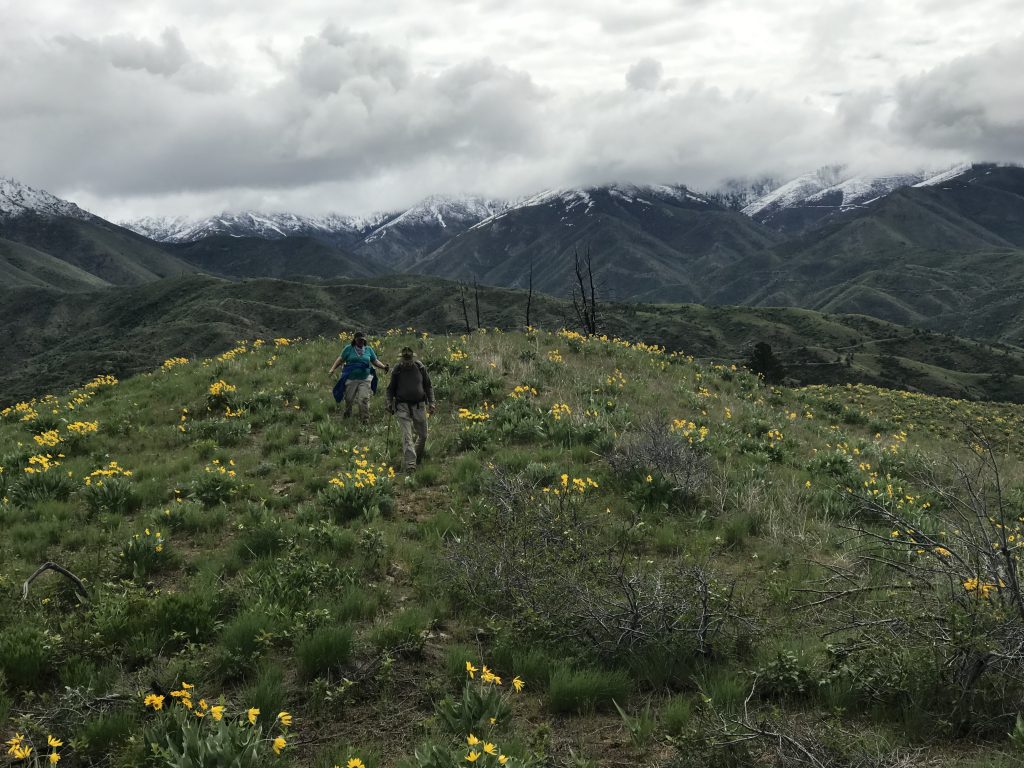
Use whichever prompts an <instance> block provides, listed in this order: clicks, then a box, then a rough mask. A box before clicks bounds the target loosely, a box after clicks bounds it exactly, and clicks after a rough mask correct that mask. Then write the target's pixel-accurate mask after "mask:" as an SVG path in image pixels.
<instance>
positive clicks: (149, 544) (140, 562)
mask: <svg viewBox="0 0 1024 768" xmlns="http://www.w3.org/2000/svg"><path fill="white" fill-rule="evenodd" d="M106 485H107V484H106V483H104V486H106ZM169 560H170V554H169V552H168V551H167V544H166V542H165V541H164V538H163V535H162V534H161V533H160V531H156V532H151V530H150V529H149V528H147V529H146V530H145V531H143V532H142V533H136V534H135V535H133V536H132V538H130V539H129V540H128V543H127V544H125V545H124V546H123V547H122V548H121V567H122V570H123V572H124V575H125V576H127V577H129V578H133V579H136V580H138V579H144V578H145V577H146V576H149V575H151V574H154V573H156V572H157V571H159V570H161V569H163V568H165V567H166V566H167V563H168V562H169Z"/></svg>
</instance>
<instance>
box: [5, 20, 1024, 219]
mask: <svg viewBox="0 0 1024 768" xmlns="http://www.w3.org/2000/svg"><path fill="white" fill-rule="evenodd" d="M5 3H6V5H5ZM8 5H9V6H10V7H9V8H8V7H7V6H8ZM865 5H866V3H865V2H863V1H858V2H856V3H854V2H851V0H822V1H815V2H811V0H759V1H758V2H755V1H754V0H643V2H639V1H636V0H635V1H634V2H625V3H624V2H619V1H618V0H616V1H614V2H613V0H590V2H583V0H563V2H559V3H551V2H550V0H520V2H517V3H514V4H509V3H502V2H498V1H497V0H486V1H485V2H469V1H468V0H438V2H436V3H432V4H422V3H411V2H405V1H404V0H378V1H377V2H375V3H373V4H366V3H364V2H356V0H303V2H298V3H291V4H281V3H267V2H262V1H261V0H252V2H250V3H246V4H239V3H236V2H229V1H228V0H202V2H200V0H178V1H177V2H175V3H173V4H171V3H170V2H169V0H140V1H139V2H135V3H131V4H125V3H122V2H119V1H117V2H115V0H94V2H93V3H91V4H90V5H89V8H88V10H87V11H86V10H85V9H84V7H83V6H82V5H81V4H80V3H78V2H76V0H48V2H46V3H34V4H31V5H29V4H25V3H16V2H14V0H0V15H2V16H3V17H4V19H5V25H4V27H3V29H0V136H3V137H4V140H5V145H4V149H5V152H4V158H3V160H2V161H0V163H2V167H0V173H5V174H9V175H14V176H16V177H19V178H22V179H23V180H25V181H26V182H28V183H31V184H34V185H38V186H44V187H46V188H49V189H51V190H52V191H54V192H57V193H62V194H68V195H76V196H77V198H76V199H79V200H80V202H83V203H84V204H86V205H87V206H91V207H92V208H93V209H95V210H97V211H98V212H100V213H101V214H107V215H115V213H116V215H120V216H124V215H131V214H132V213H140V214H142V213H162V212H168V213H177V212H192V213H196V212H207V213H208V212H211V211H212V209H218V208H239V207H248V206H256V207H276V208H282V207H283V208H294V209H296V210H300V211H310V212H313V211H315V210H328V209H335V210H351V211H354V212H355V211H365V210H368V209H371V208H380V207H393V206H397V205H401V204H404V203H407V202H411V199H412V198H413V197H414V196H418V195H422V194H426V193H429V192H433V191H447V192H456V191H460V190H465V191H473V192H480V193H484V194H493V195H514V194H519V193H525V192H529V191H532V190H535V189H537V188H541V187H547V186H557V185H563V184H577V183H586V182H598V181H604V180H608V179H612V178H619V179H629V180H635V181H680V182H685V183H689V184H691V185H694V186H713V185H714V184H716V183H718V182H719V181H720V180H722V179H725V178H730V177H736V176H756V175H760V174H764V173H770V174H773V175H786V174H789V173H798V172H802V171H804V170H806V169H808V168H812V167H814V166H816V165H819V164H824V163H831V162H845V163H849V164H851V165H853V166H858V165H859V166H864V167H871V168H876V169H879V170H896V169H899V168H904V167H906V166H908V165H911V166H917V165H926V164H930V163H944V162H946V161H947V160H949V159H951V158H952V159H958V158H959V157H961V156H971V157H979V158H981V157H990V158H992V159H1005V160H1024V146H1022V140H1021V138H1020V137H1021V136H1024V130H1022V125H1024V118H1022V115H1021V113H1020V109H1021V107H1020V106H1019V105H1020V104H1022V103H1024V98H1022V96H1024V93H1022V91H1021V89H1022V86H1021V85H1020V81H1019V79H1018V78H1016V77H1015V73H1017V72H1019V71H1021V69H1022V67H1024V57H1022V53H1021V52H1022V50H1024V45H1022V41H1021V38H1014V37H1012V36H1011V35H1012V34H1013V33H1014V32H1016V33H1017V34H1019V31H1020V24H1019V22H1018V21H1017V18H1018V16H1017V14H1016V13H1015V12H1014V4H1013V3H1012V2H1008V0H984V1H983V2H976V3H973V4H963V3H957V2H953V1H952V0H949V1H942V0H907V2H905V3H898V4H897V3H888V2H880V1H879V2H877V3H874V2H873V3H870V5H871V6H872V8H871V12H868V11H867V10H866V9H865ZM890 164H891V165H893V166H898V167H888V166H889V165H890ZM883 166H885V167H883Z"/></svg>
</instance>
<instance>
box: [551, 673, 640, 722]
mask: <svg viewBox="0 0 1024 768" xmlns="http://www.w3.org/2000/svg"><path fill="white" fill-rule="evenodd" d="M631 688H632V686H631V684H630V681H629V676H628V675H627V674H626V673H625V672H622V671H621V670H616V671H613V672H608V671H605V670H600V669H578V670H574V669H567V668H565V667H560V668H558V669H556V670H555V671H554V673H552V675H551V680H550V682H549V684H548V708H549V709H550V710H551V711H552V712H553V713H555V714H569V713H579V712H591V711H594V710H605V711H607V710H612V711H613V710H614V708H615V705H614V704H613V703H612V702H613V700H614V701H618V702H625V701H626V699H628V698H629V694H630V690H631Z"/></svg>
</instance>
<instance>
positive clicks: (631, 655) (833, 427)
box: [0, 286, 1024, 768]
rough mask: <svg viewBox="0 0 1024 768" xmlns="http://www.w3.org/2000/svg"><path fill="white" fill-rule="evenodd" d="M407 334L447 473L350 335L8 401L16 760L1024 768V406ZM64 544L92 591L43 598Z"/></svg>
mask: <svg viewBox="0 0 1024 768" xmlns="http://www.w3.org/2000/svg"><path fill="white" fill-rule="evenodd" d="M285 288H287V286H285ZM296 290H297V289H296ZM701 311H709V310H701ZM803 315H804V320H805V322H814V321H816V318H815V317H814V316H813V314H812V313H803ZM864 322H873V321H864ZM832 327H833V332H834V333H835V334H836V335H837V336H841V335H843V334H844V333H845V332H846V331H845V330H844V329H843V327H842V326H841V325H839V324H837V325H834V326H832ZM291 335H295V334H291ZM340 335H341V337H342V338H344V337H347V335H348V331H342V332H341V334H340ZM371 343H372V344H373V345H374V346H375V348H376V349H377V351H378V352H379V353H380V356H381V357H382V359H384V360H388V361H393V360H394V359H395V357H396V353H397V351H398V350H399V349H400V348H401V347H402V346H405V345H407V344H411V345H413V346H414V347H415V348H416V350H417V351H418V353H419V354H420V356H421V357H422V359H423V360H424V362H425V363H426V365H427V366H428V367H429V369H430V371H431V374H432V377H433V380H434V388H435V392H436V394H437V397H438V401H439V408H438V410H437V413H436V414H435V415H434V416H433V417H432V418H431V419H430V429H431V436H430V442H429V444H428V452H427V456H426V460H425V462H424V463H423V464H422V465H421V466H420V468H419V469H418V470H417V471H416V472H415V473H414V474H412V475H410V476H402V475H401V474H396V473H394V471H393V467H395V466H396V465H397V464H398V462H399V459H400V448H399V445H398V443H397V438H396V428H395V426H394V425H389V422H388V417H387V415H386V414H385V412H384V409H383V403H382V401H381V398H380V397H379V396H378V397H377V398H375V399H374V401H373V402H372V404H371V415H372V420H371V423H370V424H369V425H368V426H364V425H361V424H359V423H358V421H357V420H355V419H351V420H345V419H341V418H339V416H340V414H339V413H338V411H337V409H335V408H334V405H333V401H332V400H331V398H330V392H329V388H330V386H331V384H332V381H331V380H330V379H329V378H328V376H327V367H328V366H329V365H330V363H331V361H332V360H333V358H334V356H335V354H336V353H337V349H338V344H339V338H338V337H337V336H331V337H327V338H320V339H315V340H312V341H300V340H296V339H292V340H289V339H286V338H278V339H267V340H259V341H249V342H237V343H236V345H235V346H234V347H233V348H232V349H230V350H228V351H226V352H224V353H223V354H220V355H218V356H216V357H210V358H206V359H191V360H190V359H187V358H171V357H169V358H168V359H167V360H166V361H165V362H164V363H163V365H161V366H158V367H157V368H156V369H155V370H153V371H151V372H148V373H144V374H141V375H139V376H136V377H134V378H131V379H127V380H123V381H120V382H118V381H117V380H116V379H114V378H113V377H109V376H99V377H96V378H94V379H92V380H90V381H89V383H87V384H85V385H84V386H83V387H81V388H79V389H77V390H74V391H71V392H67V393H63V394H60V393H59V394H56V395H52V396H47V397H42V398H39V399H37V400H35V401H27V402H23V403H19V404H17V405H15V406H13V407H10V408H7V409H4V410H3V411H2V412H0V457H2V458H0V465H2V466H3V472H2V473H0V484H2V486H0V498H2V502H0V526H2V529H3V530H4V532H5V535H4V536H3V537H0V595H2V596H3V597H2V599H0V729H2V730H3V734H4V735H3V738H4V740H8V739H10V741H9V742H8V744H9V747H10V750H11V752H10V753H9V754H10V755H13V756H14V757H15V758H16V756H17V755H18V754H24V750H25V749H27V748H28V746H32V748H33V750H34V753H33V754H35V755H39V756H40V757H41V759H43V760H50V758H48V757H46V755H49V754H52V753H57V755H58V757H59V759H60V763H61V765H66V766H73V767H77V766H87V765H104V766H117V767H127V766H133V768H137V767H138V766H172V765H173V766H196V767H198V766H210V765H227V764H233V765H238V766H244V767H246V768H252V767H253V766H264V765H267V766H269V765H275V766H304V767H305V766H314V767H315V768H331V767H332V766H336V765H337V766H349V767H350V768H356V767H358V766H363V765H365V766H366V768H390V767H392V766H396V767H397V766H403V767H408V768H430V767H431V766H433V767H436V768H440V767H441V766H445V767H454V766H457V765H466V764H471V763H476V764H478V765H484V766H488V767H490V766H496V765H507V766H511V768H518V767H519V766H565V767H566V768H568V767H569V766H576V767H579V766H622V765H643V766H664V767H665V768H670V767H671V768H691V767H692V768H696V767H697V766H747V765H759V766H760V765H763V766H779V767H780V768H781V767H782V766H790V765H799V764H803V765H814V766H829V768H853V767H854V766H865V765H878V766H897V765H943V766H952V767H953V768H968V767H970V768H981V767H982V766H994V767H997V768H998V767H1000V766H1006V767H1008V766H1012V765H1019V764H1020V759H1021V755H1022V754H1024V752H1022V749H1024V729H1022V728H1021V726H1016V728H1017V731H1016V734H1017V735H1015V736H1013V737H1012V738H1011V737H1009V736H1007V734H1011V733H1014V732H1015V731H1014V729H1015V720H1016V718H1017V717H1018V713H1019V712H1020V710H1021V702H1022V701H1024V698H1022V697H1024V655H1022V654H1021V652H1020V647H1021V645H1020V638H1021V637H1024V635H1022V632H1024V625H1022V623H1021V622H1022V619H1021V615H1022V613H1021V611H1022V609H1024V594H1022V592H1021V589H1022V587H1021V585H1020V580H1019V579H1020V576H1021V575H1022V571H1021V567H1020V566H1021V556H1022V555H1021V553H1022V550H1021V546H1022V542H1024V539H1022V538H1021V537H1022V535H1024V532H1022V530H1021V522H1020V520H1021V519H1024V509H1022V508H1021V502H1022V499H1024V473H1022V467H1021V465H1020V463H1019V461H1018V459H1017V457H1018V456H1019V455H1020V451H1021V449H1022V448H1024V444H1022V440H1024V437H1022V436H1024V409H1022V407H1021V406H1016V405H1000V404H992V403H967V402H963V401H956V400H949V399H943V398H936V397H930V396H925V395H920V394H913V393H907V392H894V391H888V390H881V389H876V388H874V387H870V386H864V385H856V386H853V385H851V386H837V387H829V386H815V387H809V388H803V389H788V388H778V389H771V388H766V387H765V386H763V385H762V384H761V383H760V382H759V381H758V380H757V379H756V378H755V377H753V376H752V375H750V374H748V373H745V372H743V371H742V370H734V369H733V368H732V367H730V366H726V365H718V364H707V363H701V362H698V361H695V360H694V359H693V358H690V357H687V356H685V355H681V354H670V353H665V352H663V351H661V350H660V349H659V348H657V347H653V346H647V345H645V344H641V343H637V344H630V343H627V342H622V341H617V340H600V339H586V338H583V337H581V336H579V335H578V334H575V333H572V332H559V333H547V332H541V331H532V332H530V333H526V334H523V333H511V332H510V333H502V332H497V331H493V330H492V331H479V332H475V333H472V334H468V335H462V336H458V335H452V336H448V337H444V336H435V335H432V334H428V333H422V332H418V331H416V332H413V331H412V330H411V329H405V330H391V331H387V332H386V333H382V334H381V336H380V338H376V339H373V340H372V342H371ZM964 425H967V427H968V428H969V431H967V432H965V431H964ZM48 561H51V562H53V563H56V564H58V565H59V566H61V567H63V568H66V569H68V570H69V571H70V573H71V574H72V575H73V576H74V577H75V578H77V579H80V580H81V586H80V587H76V585H75V584H74V583H73V582H72V580H71V579H70V578H65V577H63V576H61V575H59V574H57V573H53V572H44V573H42V574H41V575H40V576H39V577H38V578H37V579H36V580H34V581H33V582H32V583H31V584H30V585H27V586H26V588H25V589H26V593H25V594H26V598H25V599H22V584H23V582H25V580H26V579H27V578H28V577H29V576H30V575H32V574H33V572H35V571H36V569H37V568H38V567H39V566H40V565H41V564H43V563H45V562H48ZM521 685H524V687H522V690H521V691H520V692H517V691H516V688H518V687H520V686H521ZM48 735H50V736H52V737H54V739H53V741H55V742H60V743H59V744H55V745H54V746H52V747H47V746H46V744H47V737H48ZM275 751H277V752H279V753H280V754H278V755H275V754H274V752H275ZM183 752H184V753H185V754H186V757H181V756H180V755H181V754H182V753H183ZM188 755H190V756H188ZM215 755H216V757H215ZM232 759H237V762H234V763H230V762H229V761H230V760H232Z"/></svg>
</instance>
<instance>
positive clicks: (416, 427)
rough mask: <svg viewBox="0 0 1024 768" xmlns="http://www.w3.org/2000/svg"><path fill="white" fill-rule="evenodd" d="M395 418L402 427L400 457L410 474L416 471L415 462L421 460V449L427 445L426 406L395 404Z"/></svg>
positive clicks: (422, 404) (421, 404)
mask: <svg viewBox="0 0 1024 768" xmlns="http://www.w3.org/2000/svg"><path fill="white" fill-rule="evenodd" d="M395 418H396V419H398V423H399V425H400V426H401V427H402V457H403V459H404V461H405V468H406V470H407V471H409V472H412V471H414V470H415V469H416V463H417V460H418V459H421V458H423V449H424V448H425V447H426V445H427V406H426V404H424V403H420V404H419V405H412V404H410V403H397V404H396V405H395Z"/></svg>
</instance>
